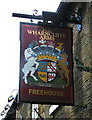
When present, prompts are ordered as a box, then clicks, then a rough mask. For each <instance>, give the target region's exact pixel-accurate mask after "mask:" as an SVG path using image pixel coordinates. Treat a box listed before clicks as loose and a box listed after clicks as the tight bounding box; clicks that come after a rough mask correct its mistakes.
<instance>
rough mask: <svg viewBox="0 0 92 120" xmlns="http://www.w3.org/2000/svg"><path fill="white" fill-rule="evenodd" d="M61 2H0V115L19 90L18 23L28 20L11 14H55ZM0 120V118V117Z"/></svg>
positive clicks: (49, 0) (47, 0) (7, 0)
mask: <svg viewBox="0 0 92 120" xmlns="http://www.w3.org/2000/svg"><path fill="white" fill-rule="evenodd" d="M60 2H61V0H1V1H0V39H1V40H0V113H1V112H2V111H3V110H4V107H5V106H6V104H7V103H8V97H9V96H10V95H11V94H12V95H14V96H16V94H17V92H18V89H19V64H20V41H19V36H20V32H19V31H20V30H19V29H20V27H19V25H20V22H30V19H23V18H16V17H12V13H22V14H29V15H32V14H33V10H34V9H37V10H38V15H41V13H42V11H50V12H56V10H57V8H58V6H59V3H60ZM0 119H1V116H0Z"/></svg>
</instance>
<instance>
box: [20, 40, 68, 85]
mask: <svg viewBox="0 0 92 120" xmlns="http://www.w3.org/2000/svg"><path fill="white" fill-rule="evenodd" d="M67 58H68V55H67V54H66V53H65V51H64V46H63V43H60V42H58V43H57V46H55V43H54V42H53V41H46V40H33V41H31V43H30V44H29V45H28V47H27V48H26V49H25V50H24V60H25V64H24V66H23V68H22V72H23V74H24V76H23V79H24V82H25V84H27V83H28V81H29V80H30V82H31V80H34V82H39V81H42V82H44V83H51V82H53V81H54V82H55V81H57V80H59V79H60V80H64V79H66V80H64V81H65V86H68V85H69V70H68V67H67V66H68V60H67ZM58 84H59V83H58Z"/></svg>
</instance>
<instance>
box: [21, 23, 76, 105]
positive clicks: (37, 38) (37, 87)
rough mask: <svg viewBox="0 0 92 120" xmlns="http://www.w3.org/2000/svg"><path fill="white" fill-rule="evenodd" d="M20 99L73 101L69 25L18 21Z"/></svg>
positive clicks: (68, 102)
mask: <svg viewBox="0 0 92 120" xmlns="http://www.w3.org/2000/svg"><path fill="white" fill-rule="evenodd" d="M20 46H21V47H20V84H19V99H20V101H22V102H31V103H37V104H38V103H44V104H46V103H48V104H70V105H71V104H73V102H74V101H73V81H72V79H73V77H72V76H73V75H72V74H73V66H72V28H59V27H51V26H50V27H48V26H40V25H37V24H30V23H20Z"/></svg>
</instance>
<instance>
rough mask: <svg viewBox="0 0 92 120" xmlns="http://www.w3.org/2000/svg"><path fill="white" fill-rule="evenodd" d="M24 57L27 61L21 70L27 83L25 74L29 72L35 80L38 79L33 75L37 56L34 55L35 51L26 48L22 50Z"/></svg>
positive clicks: (37, 64) (36, 66)
mask: <svg viewBox="0 0 92 120" xmlns="http://www.w3.org/2000/svg"><path fill="white" fill-rule="evenodd" d="M24 56H25V59H26V60H27V63H25V65H24V67H23V68H22V72H23V73H24V77H23V79H24V82H25V84H27V83H28V82H27V75H28V74H29V72H31V73H30V76H32V77H33V78H34V80H35V81H38V79H37V78H36V77H35V76H34V75H33V74H34V73H35V71H36V70H37V68H38V66H39V63H38V62H37V61H36V60H37V57H35V56H36V55H35V53H34V52H33V50H32V49H31V48H27V49H25V51H24Z"/></svg>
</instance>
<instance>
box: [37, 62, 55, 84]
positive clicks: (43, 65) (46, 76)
mask: <svg viewBox="0 0 92 120" xmlns="http://www.w3.org/2000/svg"><path fill="white" fill-rule="evenodd" d="M38 76H39V78H40V79H41V80H42V81H44V82H50V81H52V80H54V79H55V77H56V63H55V62H53V61H49V60H47V61H39V67H38Z"/></svg>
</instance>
